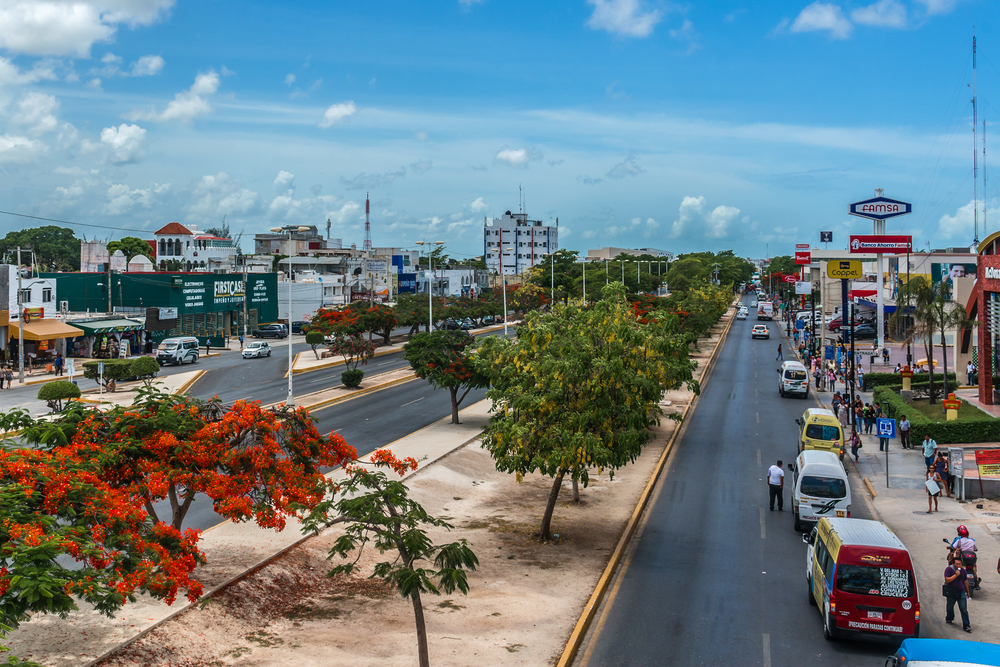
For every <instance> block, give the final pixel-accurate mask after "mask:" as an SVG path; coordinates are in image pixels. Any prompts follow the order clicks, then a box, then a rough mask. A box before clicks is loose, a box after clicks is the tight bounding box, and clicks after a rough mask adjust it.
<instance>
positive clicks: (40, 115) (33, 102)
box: [10, 92, 59, 135]
mask: <svg viewBox="0 0 1000 667" xmlns="http://www.w3.org/2000/svg"><path fill="white" fill-rule="evenodd" d="M58 108H59V100H57V99H56V98H55V96H54V95H46V94H44V93H35V92H31V93H27V94H25V96H24V97H22V98H21V99H20V100H19V101H18V103H17V112H16V113H15V114H14V115H13V116H12V117H11V119H10V120H11V122H12V123H17V124H18V125H24V126H25V127H26V128H27V129H28V131H29V132H30V133H31V134H35V135H38V134H44V133H46V132H51V131H52V130H54V129H56V126H57V125H58V123H59V122H58V121H57V120H56V117H55V115H54V114H53V112H54V111H55V110H56V109H58Z"/></svg>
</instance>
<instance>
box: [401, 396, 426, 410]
mask: <svg viewBox="0 0 1000 667" xmlns="http://www.w3.org/2000/svg"><path fill="white" fill-rule="evenodd" d="M424 398H425V397H424V396H421V397H420V398H418V399H417V401H422V400H424ZM417 401H410V402H409V403H403V404H402V405H401V406H399V407H401V408H405V407H406V406H407V405H413V404H414V403H416V402H417Z"/></svg>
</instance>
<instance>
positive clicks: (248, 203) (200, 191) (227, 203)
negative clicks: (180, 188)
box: [186, 171, 261, 222]
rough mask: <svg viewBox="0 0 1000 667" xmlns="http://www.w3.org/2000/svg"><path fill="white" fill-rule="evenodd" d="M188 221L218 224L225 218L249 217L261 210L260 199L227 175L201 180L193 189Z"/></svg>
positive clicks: (220, 174)
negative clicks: (214, 222)
mask: <svg viewBox="0 0 1000 667" xmlns="http://www.w3.org/2000/svg"><path fill="white" fill-rule="evenodd" d="M189 194H190V197H189V202H190V203H189V204H188V205H187V207H186V211H187V214H188V215H187V220H189V221H192V222H199V221H204V220H217V219H219V218H221V217H222V216H223V215H230V216H235V217H243V216H247V215H249V214H251V213H256V212H258V211H260V209H261V202H260V195H259V194H257V193H256V192H254V191H253V190H249V189H247V188H245V187H243V185H242V184H241V183H240V182H239V181H238V180H235V179H233V178H231V177H230V176H229V174H227V173H226V172H224V171H220V172H219V173H218V174H215V175H214V176H212V175H209V176H202V177H201V179H199V180H198V181H197V182H196V183H195V184H194V185H193V186H192V187H191V189H190V193H189Z"/></svg>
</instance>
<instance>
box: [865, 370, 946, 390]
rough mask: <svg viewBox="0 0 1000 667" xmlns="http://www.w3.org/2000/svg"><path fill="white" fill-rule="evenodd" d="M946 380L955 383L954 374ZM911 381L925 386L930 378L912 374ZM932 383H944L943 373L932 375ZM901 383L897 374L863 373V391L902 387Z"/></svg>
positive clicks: (920, 374)
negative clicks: (894, 386) (895, 386)
mask: <svg viewBox="0 0 1000 667" xmlns="http://www.w3.org/2000/svg"><path fill="white" fill-rule="evenodd" d="M948 380H950V381H951V382H954V381H955V374H954V373H948ZM912 381H913V382H914V383H916V382H923V383H924V384H926V383H928V382H930V378H929V377H928V374H927V373H916V374H914V376H913V378H912ZM934 381H935V382H942V381H944V374H943V373H935V374H934ZM902 383H903V378H902V377H900V375H899V373H865V390H866V391H871V390H873V389H874V388H875V387H882V386H885V385H895V384H898V385H902Z"/></svg>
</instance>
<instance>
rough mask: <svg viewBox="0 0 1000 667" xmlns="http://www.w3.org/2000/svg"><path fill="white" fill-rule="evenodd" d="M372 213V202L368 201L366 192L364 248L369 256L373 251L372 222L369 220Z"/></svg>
mask: <svg viewBox="0 0 1000 667" xmlns="http://www.w3.org/2000/svg"><path fill="white" fill-rule="evenodd" d="M369 213H371V204H370V203H369V201H368V193H367V192H366V193H365V245H364V247H363V248H362V250H364V251H365V253H367V254H366V255H365V256H366V257H369V256H370V255H371V251H372V224H371V220H369V218H368V215H369Z"/></svg>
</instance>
